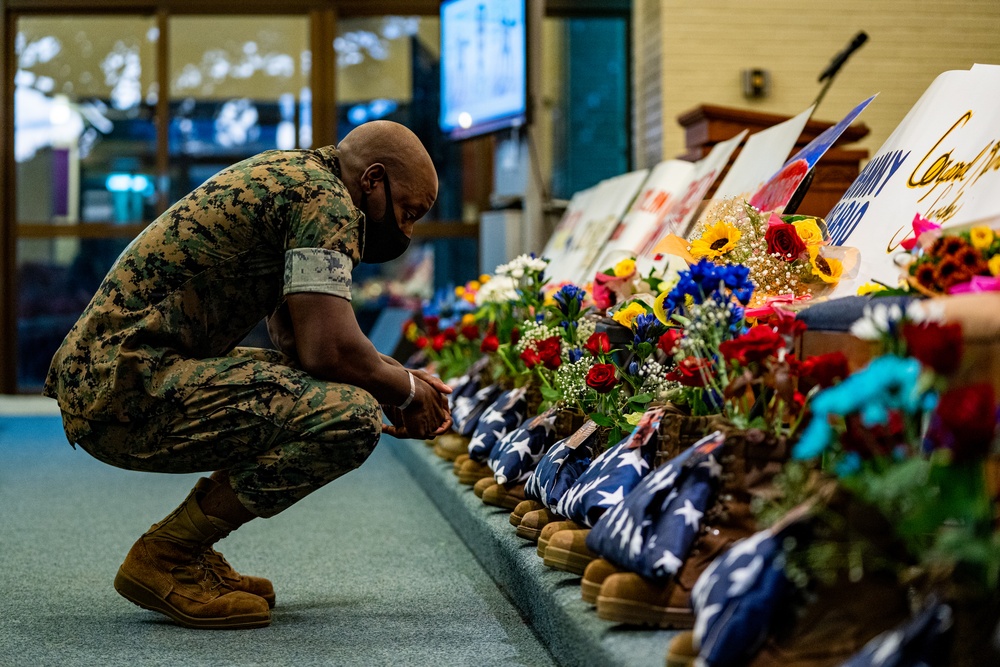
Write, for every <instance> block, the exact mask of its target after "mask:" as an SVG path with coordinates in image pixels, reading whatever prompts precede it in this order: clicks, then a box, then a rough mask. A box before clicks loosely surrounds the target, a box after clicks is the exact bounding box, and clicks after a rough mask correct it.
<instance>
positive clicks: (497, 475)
mask: <svg viewBox="0 0 1000 667" xmlns="http://www.w3.org/2000/svg"><path fill="white" fill-rule="evenodd" d="M493 479H495V480H496V481H497V484H506V483H507V476H506V475H505V474H504V467H503V466H500V467H499V468H497V469H496V472H494V473H493Z"/></svg>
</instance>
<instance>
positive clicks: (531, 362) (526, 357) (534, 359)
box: [521, 347, 542, 368]
mask: <svg viewBox="0 0 1000 667" xmlns="http://www.w3.org/2000/svg"><path fill="white" fill-rule="evenodd" d="M521 361H523V362H524V365H525V366H527V367H528V368H534V367H535V366H537V365H538V364H540V363H542V360H541V358H540V357H539V356H538V355H537V354H536V353H535V351H534V350H532V349H531V348H530V347H529V348H528V349H527V350H525V351H524V352H522V353H521Z"/></svg>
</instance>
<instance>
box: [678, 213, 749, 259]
mask: <svg viewBox="0 0 1000 667" xmlns="http://www.w3.org/2000/svg"><path fill="white" fill-rule="evenodd" d="M741 236H743V232H741V231H740V230H739V229H737V228H736V227H734V226H733V225H730V224H729V223H728V222H726V221H725V220H720V221H718V222H717V223H715V225H713V226H712V227H709V228H707V229H706V230H705V233H704V234H702V235H701V238H700V239H698V240H696V241H692V242H691V254H692V255H693V256H694V257H698V258H701V257H708V258H709V259H716V258H718V257H722V256H723V255H725V254H726V253H727V252H729V251H730V250H732V249H733V248H735V247H736V242H737V241H739V240H740V237H741Z"/></svg>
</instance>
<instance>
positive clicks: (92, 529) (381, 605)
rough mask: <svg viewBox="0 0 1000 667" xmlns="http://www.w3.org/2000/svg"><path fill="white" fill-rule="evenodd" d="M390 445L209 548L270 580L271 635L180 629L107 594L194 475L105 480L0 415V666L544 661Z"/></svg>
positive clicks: (53, 421)
mask: <svg viewBox="0 0 1000 667" xmlns="http://www.w3.org/2000/svg"><path fill="white" fill-rule="evenodd" d="M395 446H405V445H403V444H402V443H397V442H395V441H393V440H392V439H391V438H385V439H384V441H383V442H382V443H381V444H380V445H379V447H378V449H377V450H376V452H375V454H374V455H373V456H372V457H371V459H369V461H368V462H367V463H366V464H365V465H364V466H362V468H361V469H359V470H357V471H355V472H353V473H350V474H349V475H347V476H345V477H343V478H342V479H340V480H338V481H337V482H335V483H333V484H332V485H330V486H328V487H327V488H325V489H322V490H320V491H319V492H317V493H315V494H313V495H312V496H311V497H309V498H307V499H305V500H304V501H302V502H301V503H299V504H298V505H296V506H295V507H293V508H292V509H291V510H289V511H288V512H286V513H284V514H281V515H279V516H278V517H275V518H273V519H269V520H259V521H255V522H252V523H250V524H248V525H247V526H244V527H243V528H241V529H240V530H239V531H237V532H236V533H234V534H233V535H231V536H230V537H229V538H227V539H226V540H224V541H223V542H221V543H220V546H219V548H220V550H221V551H223V552H224V553H225V554H226V556H227V558H228V559H229V561H230V562H231V563H232V564H233V565H234V566H235V567H236V568H237V569H240V570H241V571H245V572H247V573H250V574H257V575H261V576H267V577H269V578H271V579H272V581H273V582H274V585H275V588H276V590H277V596H278V605H277V608H276V609H275V610H274V621H273V623H272V625H271V627H269V628H265V629H261V630H249V631H194V630H186V629H182V628H179V627H177V626H174V625H172V624H171V623H169V622H167V621H166V620H164V619H162V617H160V616H158V615H156V614H153V613H151V612H147V611H144V610H142V609H139V608H138V607H135V606H133V605H132V604H131V603H129V602H127V601H126V600H124V599H123V598H121V597H119V596H118V594H117V593H115V591H114V589H113V588H112V586H111V582H112V580H113V578H114V575H115V571H116V570H117V568H118V565H119V564H120V562H121V560H122V558H123V557H124V555H125V553H126V552H127V551H128V549H129V547H130V546H131V544H132V542H133V541H134V540H135V539H136V538H137V537H138V536H139V535H140V534H141V533H142V532H143V531H145V530H146V529H147V528H148V527H149V525H150V524H151V523H153V522H154V521H156V520H159V519H160V518H162V517H163V516H164V515H165V514H166V513H167V512H169V511H170V510H171V509H173V508H174V507H175V506H176V505H177V504H178V503H179V502H180V501H181V500H182V499H183V497H184V496H185V495H186V493H187V491H188V490H189V489H190V487H191V485H192V484H193V482H194V480H195V479H196V477H195V476H187V475H185V476H176V475H153V474H145V473H136V472H126V471H122V470H117V469H115V468H111V467H109V466H106V465H104V464H101V463H99V462H97V461H95V460H94V459H92V458H91V457H90V456H88V455H87V454H86V453H84V452H82V451H74V450H73V449H71V448H70V446H69V445H68V444H67V443H66V441H65V439H64V437H63V435H62V431H61V429H60V427H59V420H58V419H57V418H55V417H28V416H16V417H12V416H0V664H2V665H16V666H20V665H24V666H31V667H37V666H42V665H59V666H62V665H100V666H102V667H104V666H108V667H110V666H114V665H129V666H130V667H138V666H141V665H170V666H174V665H185V666H186V665H269V666H274V665H295V666H302V665H475V666H477V667H486V666H489V665H504V666H509V665H551V664H552V658H551V657H550V656H549V654H548V653H547V652H546V650H545V648H543V646H542V645H541V644H540V643H539V642H538V640H537V638H536V637H535V636H534V635H533V634H532V632H531V630H530V628H529V627H528V626H526V625H525V623H524V621H523V620H522V619H521V617H520V616H519V615H518V613H517V611H516V610H515V608H514V607H513V606H512V605H511V604H510V602H509V601H508V600H507V599H506V598H504V597H503V595H502V594H501V593H500V591H499V590H498V589H497V587H496V586H495V584H494V583H493V581H492V580H491V579H490V578H489V577H488V576H487V575H486V573H485V572H484V571H483V570H482V568H481V567H480V565H479V564H478V563H477V561H476V560H475V559H474V558H473V556H472V554H471V553H470V552H469V550H468V549H467V548H466V547H465V546H464V544H463V543H462V542H461V540H460V539H459V538H458V536H457V535H456V534H455V533H454V532H453V531H452V529H451V528H450V527H449V525H448V524H447V523H446V522H445V520H444V519H443V518H442V516H441V515H440V513H439V512H438V510H436V509H435V507H434V506H433V505H432V504H431V502H430V501H429V500H428V499H427V497H426V496H425V495H424V493H423V492H422V491H421V490H420V489H419V488H418V486H417V485H416V484H415V483H414V481H413V480H412V479H411V477H410V476H409V475H408V474H407V472H406V470H405V469H403V468H402V467H401V464H400V463H399V462H398V460H397V459H396V458H394V457H393V456H391V453H390V452H389V451H388V449H389V448H391V447H395Z"/></svg>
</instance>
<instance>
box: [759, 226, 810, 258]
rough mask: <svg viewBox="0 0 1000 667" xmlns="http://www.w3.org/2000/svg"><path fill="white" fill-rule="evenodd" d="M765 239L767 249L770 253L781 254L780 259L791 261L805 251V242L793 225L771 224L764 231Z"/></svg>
mask: <svg viewBox="0 0 1000 667" xmlns="http://www.w3.org/2000/svg"><path fill="white" fill-rule="evenodd" d="M764 240H765V241H767V251H768V252H769V253H770V254H772V255H775V254H777V255H781V259H783V260H785V261H786V262H792V261H794V260H796V259H798V258H799V256H800V255H802V253H804V252H805V251H806V244H805V243H804V242H803V241H802V239H801V238H799V233H798V232H797V231H796V230H795V226H794V225H789V224H784V223H782V224H780V225H771V226H770V227H768V228H767V232H765V233H764Z"/></svg>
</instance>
